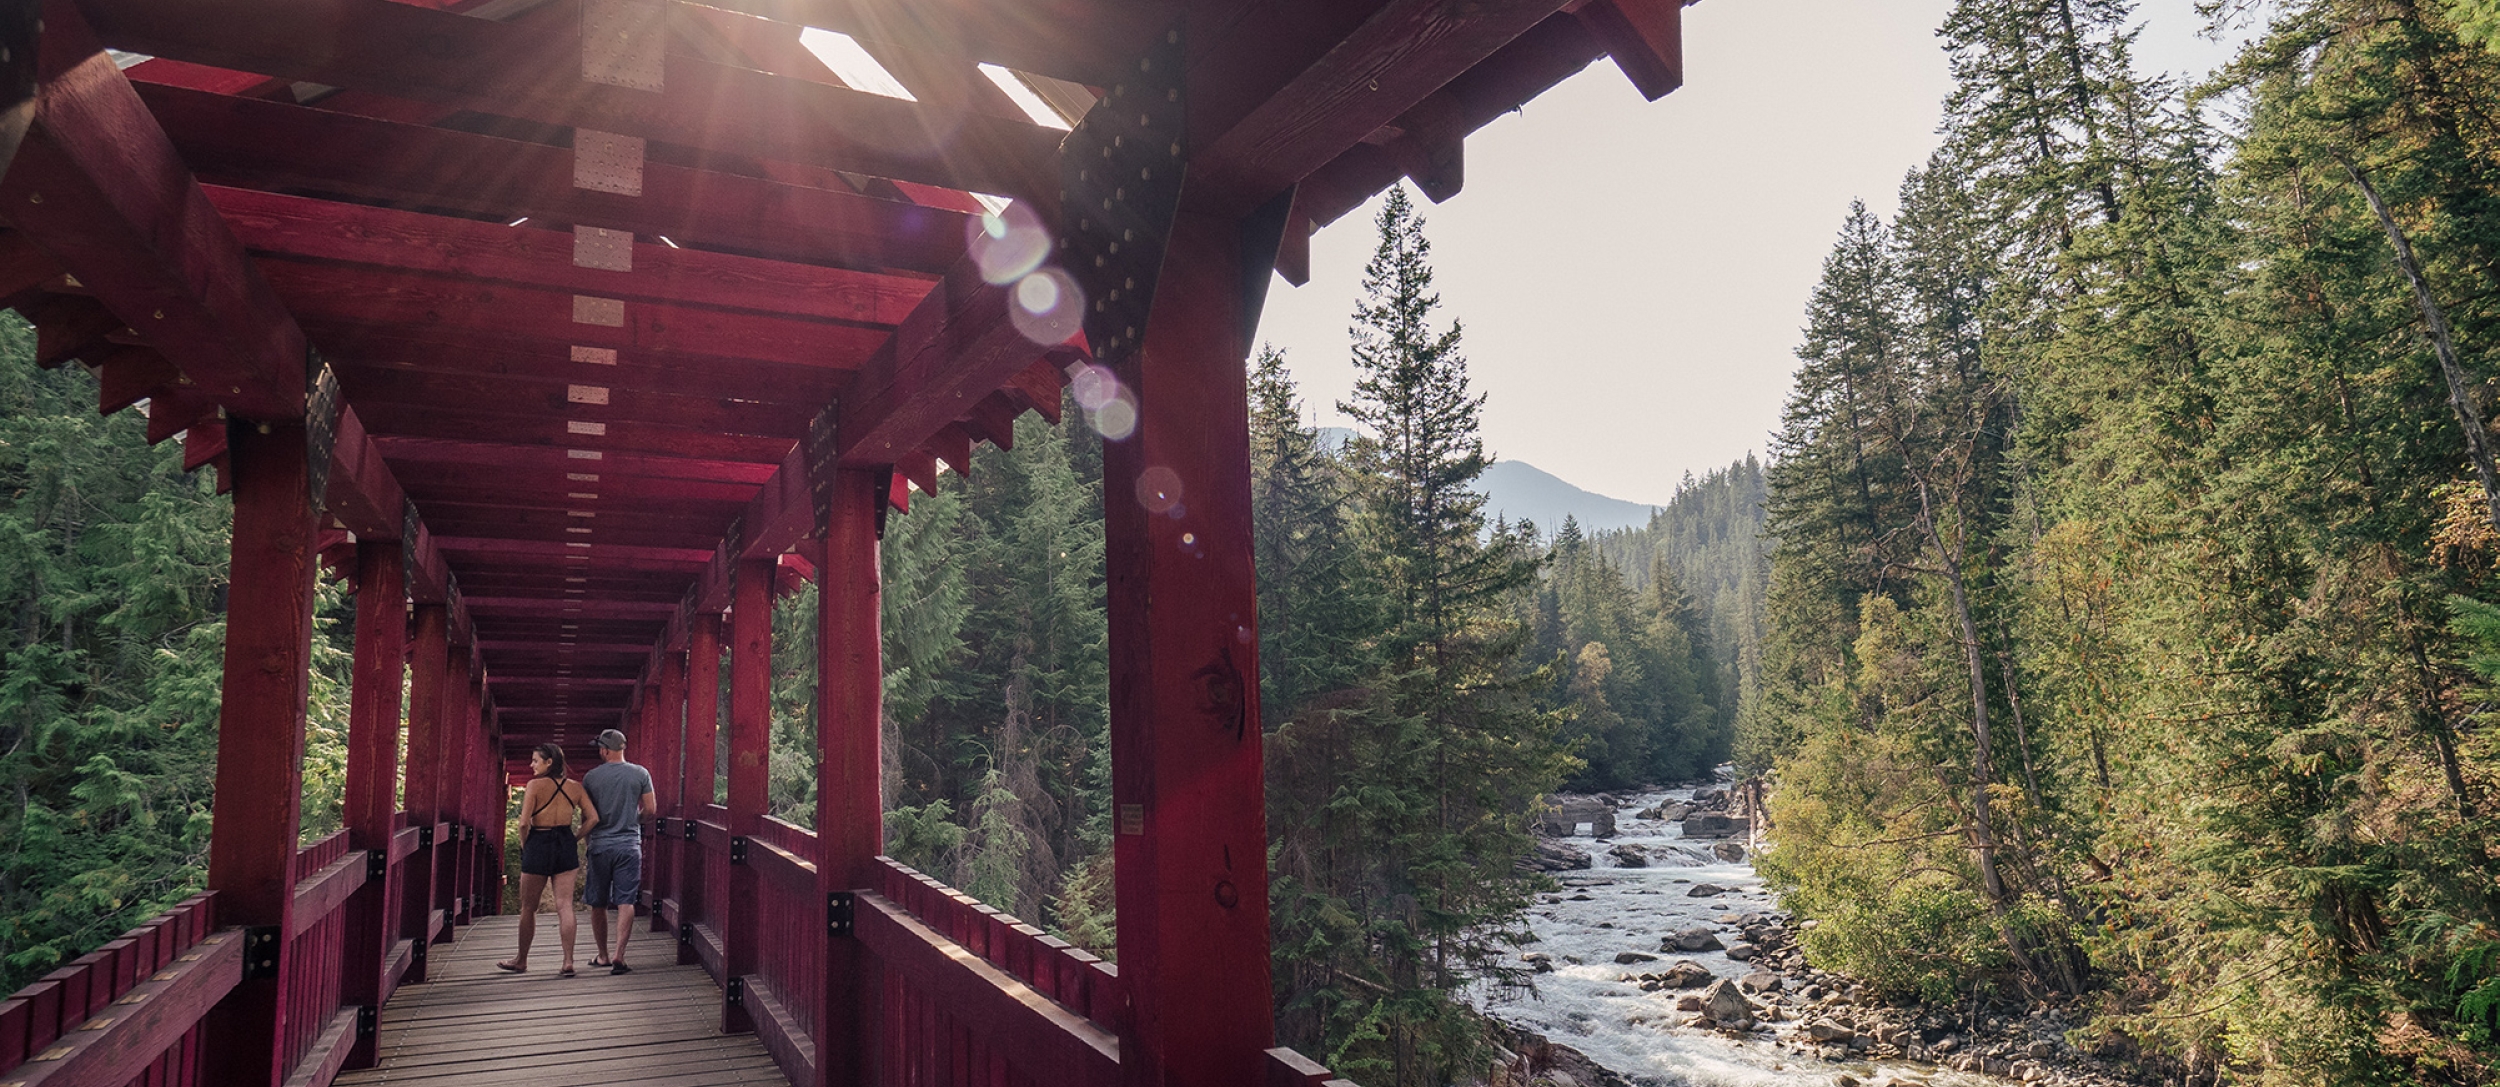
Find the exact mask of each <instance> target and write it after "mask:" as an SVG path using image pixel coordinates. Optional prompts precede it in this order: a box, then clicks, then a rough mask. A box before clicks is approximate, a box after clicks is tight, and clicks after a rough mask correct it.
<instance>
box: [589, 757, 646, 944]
mask: <svg viewBox="0 0 2500 1087" xmlns="http://www.w3.org/2000/svg"><path fill="white" fill-rule="evenodd" d="M582 790H583V791H584V792H587V793H589V794H590V806H591V807H594V808H597V809H598V810H599V814H598V816H597V817H596V818H593V819H592V820H591V821H590V823H589V825H588V826H586V827H584V828H583V836H584V837H585V838H586V839H587V840H588V841H589V846H590V848H589V853H590V865H589V869H590V870H589V872H588V873H587V876H588V878H587V879H585V880H583V882H582V901H583V902H584V903H585V904H587V905H589V907H590V939H591V946H593V947H595V948H598V949H599V957H598V958H595V959H592V960H590V965H591V966H592V967H593V968H597V967H601V966H604V967H607V968H608V973H611V974H628V973H632V972H633V969H634V968H633V967H630V966H627V965H625V944H626V943H627V942H628V941H630V940H632V939H633V936H634V903H635V901H636V900H638V899H639V898H640V897H641V895H642V821H643V820H644V819H648V818H650V817H652V816H654V815H657V814H659V810H660V801H659V798H658V797H657V796H654V795H653V794H652V792H651V771H649V770H645V769H643V768H642V767H639V766H636V765H634V764H633V763H630V762H627V761H625V734H624V733H622V732H618V731H617V730H615V729H609V730H607V731H605V732H602V733H600V734H599V765H597V766H593V767H591V768H590V772H589V773H587V774H583V775H582ZM610 908H614V909H615V910H616V953H615V954H613V955H611V954H609V953H608V910H609V909H610Z"/></svg>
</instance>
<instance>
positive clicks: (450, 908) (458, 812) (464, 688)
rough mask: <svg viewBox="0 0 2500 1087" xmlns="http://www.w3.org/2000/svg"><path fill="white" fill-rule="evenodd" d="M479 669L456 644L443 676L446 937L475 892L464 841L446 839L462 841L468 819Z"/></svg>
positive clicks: (440, 861) (440, 870) (439, 868)
mask: <svg viewBox="0 0 2500 1087" xmlns="http://www.w3.org/2000/svg"><path fill="white" fill-rule="evenodd" d="M474 666H475V660H474V659H473V658H472V657H471V656H470V650H469V647H467V646H464V645H454V646H452V649H451V661H450V667H449V668H447V669H446V670H445V671H444V675H443V733H442V745H443V746H442V750H441V754H440V755H439V756H438V757H439V758H440V759H441V760H442V775H443V776H442V778H441V779H440V780H439V781H437V782H436V786H437V788H438V790H439V791H438V792H436V793H435V801H434V809H435V811H436V812H437V813H438V814H437V815H436V816H435V818H436V819H438V820H440V821H441V825H440V826H438V828H437V829H436V831H435V836H434V856H435V861H436V865H435V869H434V872H435V874H434V908H436V909H439V910H441V911H443V934H444V936H445V937H446V938H448V937H449V936H450V935H451V932H452V930H453V929H455V928H457V927H458V926H460V925H464V924H467V923H468V917H467V916H466V915H465V914H464V913H463V909H462V908H463V906H464V905H465V903H464V902H463V901H462V899H463V897H464V896H465V895H467V894H468V893H469V888H468V883H469V877H468V871H467V869H468V858H469V853H468V850H467V849H466V848H464V847H463V845H462V843H460V842H458V841H445V840H444V838H445V836H446V835H449V836H452V837H457V836H458V835H459V833H460V824H461V821H462V820H463V819H465V818H466V817H467V815H468V806H467V805H466V804H464V803H462V801H463V799H464V798H465V797H466V796H467V791H466V786H467V783H468V780H469V774H468V767H469V744H470V742H471V741H470V738H469V737H470V734H471V733H473V732H475V731H476V725H477V711H476V708H475V703H474V702H472V701H471V700H470V697H469V676H470V675H471V673H472V670H473V668H474Z"/></svg>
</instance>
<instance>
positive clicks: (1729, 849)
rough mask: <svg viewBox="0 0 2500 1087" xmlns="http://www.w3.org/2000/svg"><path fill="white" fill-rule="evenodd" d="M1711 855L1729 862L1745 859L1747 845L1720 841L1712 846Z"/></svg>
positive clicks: (1733, 862)
mask: <svg viewBox="0 0 2500 1087" xmlns="http://www.w3.org/2000/svg"><path fill="white" fill-rule="evenodd" d="M1710 855H1711V856H1713V857H1717V858H1719V859H1720V860H1722V861H1725V862H1727V863H1729V864H1735V863H1736V862H1738V861H1741V860H1744V859H1745V847H1744V846H1741V845H1738V844H1736V843H1734V842H1720V843H1718V844H1716V845H1713V846H1711V847H1710Z"/></svg>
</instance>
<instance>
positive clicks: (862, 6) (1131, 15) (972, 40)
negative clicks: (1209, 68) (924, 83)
mask: <svg viewBox="0 0 2500 1087" xmlns="http://www.w3.org/2000/svg"><path fill="white" fill-rule="evenodd" d="M717 6H719V7H723V8H728V9H731V10H734V11H741V12H746V13H749V14H752V15H757V16H761V17H764V18H767V19H774V20H778V21H780V22H785V23H798V24H802V25H805V26H821V27H824V28H826V29H828V30H838V31H841V32H842V33H845V34H848V35H850V36H851V37H853V38H855V39H857V40H858V41H859V42H860V43H861V44H862V45H864V46H867V47H869V48H870V49H872V50H875V51H877V52H881V53H882V52H885V51H887V50H890V49H901V50H913V51H919V52H924V53H929V54H934V55H942V56H949V57H957V58H961V59H964V60H972V61H988V62H990V63H993V64H1001V65H1005V66H1007V67H1009V68H1014V69H1017V70H1020V71H1026V72H1034V73H1038V74H1041V75H1047V76H1052V77H1054V78H1058V79H1065V80H1068V81H1070V82H1073V83H1085V84H1099V85H1105V86H1107V85H1109V84H1110V83H1112V82H1113V81H1115V80H1117V79H1118V78H1119V77H1120V76H1121V74H1122V73H1124V72H1125V71H1127V69H1128V67H1129V66H1130V65H1133V64H1135V63H1137V55H1138V54H1139V53H1142V52H1145V51H1146V48H1147V47H1148V46H1149V45H1152V44H1153V42H1154V39H1155V38H1156V37H1157V36H1159V35H1161V34H1162V33H1163V32H1164V31H1165V30H1166V29H1168V28H1169V27H1171V25H1172V23H1173V22H1174V20H1176V19H1178V18H1180V14H1181V5H1180V4H1178V3H1172V2H1169V0H1146V2H1134V3H1132V2H1118V0H1108V2H1107V0H721V2H720V3H718V4H717Z"/></svg>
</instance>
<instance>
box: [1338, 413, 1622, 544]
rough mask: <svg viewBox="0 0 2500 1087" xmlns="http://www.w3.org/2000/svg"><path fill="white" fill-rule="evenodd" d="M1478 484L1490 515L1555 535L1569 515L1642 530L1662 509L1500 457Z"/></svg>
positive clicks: (1589, 524)
mask: <svg viewBox="0 0 2500 1087" xmlns="http://www.w3.org/2000/svg"><path fill="white" fill-rule="evenodd" d="M1353 436H1354V431H1352V430H1351V429H1348V428H1346V427H1320V428H1319V440H1320V444H1321V445H1323V446H1326V447H1327V448H1329V449H1336V448H1339V447H1341V446H1343V445H1344V444H1345V442H1346V440H1347V439H1349V438H1352V437H1353ZM1476 485H1477V489H1478V490H1480V491H1482V492H1484V496H1485V502H1484V512H1485V517H1486V519H1488V520H1490V519H1492V518H1495V517H1499V518H1502V519H1503V520H1507V521H1513V522H1516V521H1520V520H1527V521H1533V522H1535V523H1536V527H1537V531H1539V532H1541V533H1546V534H1549V535H1550V534H1552V533H1553V532H1554V530H1556V529H1558V528H1561V527H1562V523H1563V518H1565V517H1572V518H1577V519H1578V520H1579V522H1580V529H1581V531H1583V532H1600V531H1611V530H1614V529H1623V528H1641V527H1643V526H1646V525H1648V524H1649V518H1650V514H1651V513H1652V512H1654V511H1655V510H1657V509H1658V508H1659V507H1657V506H1653V505H1650V504H1648V503H1645V502H1633V501H1629V500H1626V499H1621V498H1614V497H1611V496H1608V495H1602V494H1598V493H1597V492H1595V491H1591V490H1588V489H1587V488H1584V487H1581V486H1578V485H1576V484H1574V483H1572V482H1571V481H1570V480H1567V479H1564V478H1562V477H1561V476H1557V475H1555V474H1553V473H1552V472H1548V471H1546V470H1544V469H1542V468H1539V467H1537V466H1536V465H1533V464H1530V463H1528V462H1527V461H1524V460H1497V461H1494V462H1493V463H1492V464H1491V465H1489V466H1487V467H1486V468H1485V470H1484V475H1483V476H1482V477H1480V478H1479V479H1478V480H1477V482H1476Z"/></svg>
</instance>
